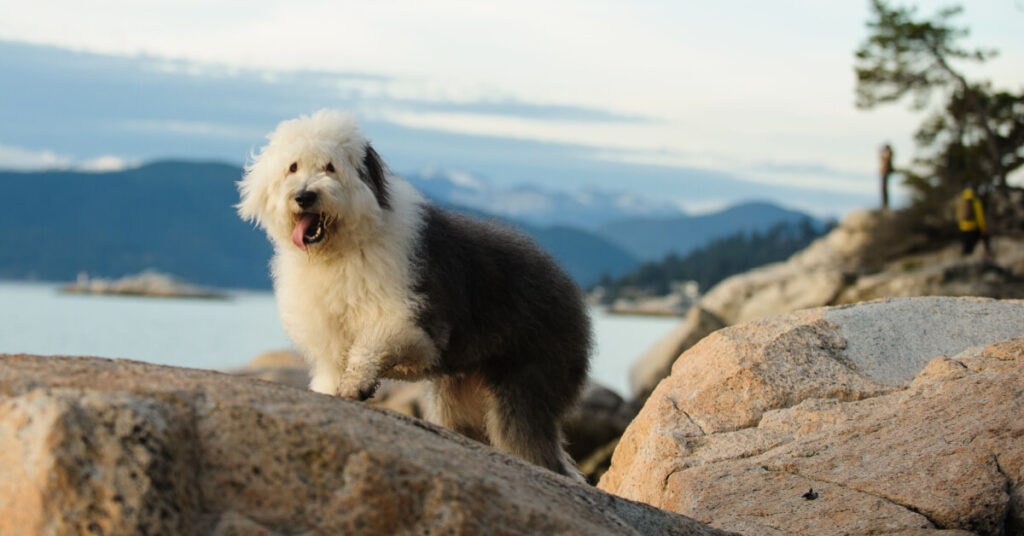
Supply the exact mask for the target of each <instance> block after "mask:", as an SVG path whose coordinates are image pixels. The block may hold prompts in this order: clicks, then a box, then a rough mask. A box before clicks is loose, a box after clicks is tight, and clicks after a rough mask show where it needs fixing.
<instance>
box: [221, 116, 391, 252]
mask: <svg viewBox="0 0 1024 536" xmlns="http://www.w3.org/2000/svg"><path fill="white" fill-rule="evenodd" d="M267 139H268V140H269V143H267V145H265V146H264V147H263V148H261V149H260V151H259V153H258V154H254V155H252V156H251V162H250V163H249V164H248V165H247V166H246V168H245V175H244V177H243V179H242V180H241V181H240V182H239V183H238V190H239V193H240V194H241V202H239V203H238V205H236V208H237V209H238V214H239V215H240V216H241V217H242V218H243V219H245V220H248V221H253V222H256V223H257V224H259V225H260V226H261V227H263V229H264V230H266V232H267V234H268V235H269V236H270V238H271V240H272V241H273V242H274V244H275V246H276V247H278V248H289V247H297V246H296V245H295V244H293V243H292V234H293V230H294V228H295V225H296V222H297V221H298V219H299V217H300V214H301V213H302V210H301V209H300V208H299V206H298V203H297V202H296V201H295V196H296V195H297V194H298V193H299V192H300V191H303V190H307V191H311V192H315V193H316V194H317V196H318V201H317V205H316V206H315V211H316V212H320V213H322V214H324V215H325V216H326V217H327V219H328V221H330V227H329V228H328V235H327V239H326V240H327V241H330V240H332V239H338V238H340V237H344V236H365V233H366V231H367V229H365V227H366V226H368V225H369V226H373V225H375V224H377V223H378V222H379V221H380V219H381V215H382V212H383V211H384V210H387V192H386V184H385V182H384V177H383V173H384V172H383V168H382V164H380V162H379V160H377V155H376V153H375V152H373V149H372V148H370V146H369V144H368V143H367V141H366V138H365V137H363V133H362V131H361V130H360V129H359V125H358V124H357V123H356V120H355V118H354V117H353V116H351V115H349V114H345V113H342V112H339V111H335V110H320V111H318V112H316V113H314V114H312V115H303V116H300V117H299V118H298V119H290V120H287V121H282V122H281V123H280V124H278V125H277V128H276V129H275V130H274V131H273V132H271V133H270V134H268V135H267ZM293 164H294V166H293ZM328 164H330V165H331V166H333V169H334V171H333V172H331V171H330V170H329V168H328ZM375 166H376V167H375ZM293 167H294V171H292V169H293ZM368 167H369V168H371V169H368ZM374 167H375V169H373V168H374ZM374 173H376V175H374ZM374 180H376V186H374V184H375V183H374ZM375 188H376V191H375Z"/></svg>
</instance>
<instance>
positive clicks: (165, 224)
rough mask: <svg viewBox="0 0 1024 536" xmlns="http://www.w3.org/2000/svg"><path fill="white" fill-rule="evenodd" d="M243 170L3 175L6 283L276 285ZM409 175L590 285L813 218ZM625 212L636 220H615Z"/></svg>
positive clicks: (155, 166) (1, 263) (200, 166)
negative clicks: (247, 210) (524, 236)
mask: <svg viewBox="0 0 1024 536" xmlns="http://www.w3.org/2000/svg"><path fill="white" fill-rule="evenodd" d="M241 174H242V170H241V169H240V168H238V167H236V166H231V165H225V164H219V163H205V162H183V161H166V162H154V163H151V164H147V165H144V166H141V167H138V168H135V169H127V170H123V171H113V172H78V171H39V172H10V171H0V191H2V192H3V194H2V195H0V278H3V279H39V280H50V281H69V280H73V279H75V277H76V275H77V274H78V273H79V272H80V271H87V272H89V274H90V275H94V276H101V277H120V276H123V275H126V274H132V273H137V272H141V271H143V270H145V269H150V268H153V269H157V270H159V271H163V272H167V273H170V274H173V275H176V276H179V277H181V278H184V279H186V280H188V281H191V282H194V283H198V284H202V285H209V286H217V287H229V288H231V287H240V288H267V287H269V284H270V281H269V276H268V270H267V261H268V260H269V258H270V255H271V248H270V245H269V243H268V242H267V239H266V237H265V236H264V234H263V233H262V232H261V231H259V230H257V229H254V228H253V227H252V226H251V225H249V224H247V223H245V222H243V221H241V220H240V219H239V218H238V216H237V215H236V214H235V211H234V209H233V208H232V205H233V204H234V203H235V202H237V199H238V194H237V192H236V189H235V184H234V183H235V181H237V180H238V179H239V178H240V177H241ZM409 178H410V181H411V182H412V183H413V184H414V185H416V186H417V187H418V188H420V189H421V191H423V192H424V194H425V195H427V197H429V198H431V199H432V200H433V201H435V202H437V203H438V204H441V205H443V206H446V207H448V208H452V209H455V210H460V211H463V212H467V213H470V214H473V215H476V216H480V217H491V218H495V217H496V218H498V219H503V220H505V221H507V222H509V223H511V224H513V225H517V226H519V227H520V228H522V229H523V230H524V231H525V232H526V233H528V234H530V235H531V236H532V237H533V238H534V239H535V240H536V241H537V242H538V243H539V244H540V245H541V246H542V247H544V248H545V249H547V250H548V251H549V252H551V254H552V255H553V256H554V257H555V258H556V259H557V260H558V261H559V262H560V263H561V264H562V265H563V266H564V267H565V268H566V269H567V270H568V271H569V273H570V274H572V276H573V277H574V278H575V279H576V280H577V281H578V282H579V283H580V284H581V285H589V284H591V283H593V282H595V281H597V279H598V278H600V277H601V276H602V275H603V274H610V275H612V276H619V275H622V274H624V273H627V272H629V271H630V270H632V269H633V268H635V267H636V266H637V265H638V264H639V260H641V259H644V260H646V259H651V258H659V257H660V256H662V253H661V252H669V251H675V252H676V253H678V254H685V253H687V252H689V251H690V250H692V249H694V248H696V247H699V246H701V245H704V244H706V243H707V242H708V241H710V240H712V239H714V238H716V237H718V236H724V235H727V234H730V233H733V232H735V231H737V230H739V229H766V228H768V227H770V226H771V225H773V224H775V223H778V222H779V221H792V220H795V219H798V218H799V219H802V218H804V217H806V216H805V215H803V214H800V213H796V212H792V211H787V210H784V209H781V208H779V207H775V206H773V205H769V204H762V203H758V204H748V205H742V206H740V207H734V208H732V209H729V210H726V211H723V212H721V213H716V214H711V215H706V216H697V217H689V216H685V215H680V213H679V212H678V211H674V210H670V209H668V208H666V207H660V208H659V207H658V206H656V205H654V204H650V203H647V202H646V201H644V200H642V199H639V198H632V200H630V199H631V197H630V196H628V195H618V194H610V193H600V192H590V193H586V194H579V195H575V194H567V193H561V192H549V191H545V190H543V189H539V188H525V187H524V188H521V189H516V190H511V191H501V190H496V189H494V188H491V187H490V186H489V185H487V184H486V182H484V181H480V180H479V179H477V178H475V177H472V176H469V175H466V174H460V173H451V172H448V173H441V172H431V173H420V174H413V175H411V176H410V177H409ZM472 192H477V194H476V196H475V197H474V196H473V195H470V194H471V193H472ZM605 213H606V214H605ZM513 214H518V215H519V216H520V217H512V215H513ZM641 214H646V215H647V216H645V217H643V218H640V217H638V215H641ZM609 215H611V216H609ZM624 216H631V218H630V219H625V220H621V221H615V219H616V218H622V217H624ZM573 222H575V224H573ZM673 248H676V249H673Z"/></svg>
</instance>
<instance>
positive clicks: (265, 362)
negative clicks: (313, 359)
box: [242, 350, 307, 371]
mask: <svg viewBox="0 0 1024 536" xmlns="http://www.w3.org/2000/svg"><path fill="white" fill-rule="evenodd" d="M278 368H301V369H303V370H306V369H307V365H306V360H305V359H302V356H300V355H299V354H297V353H296V352H294V351H292V350H271V351H269V352H264V353H262V354H260V355H258V356H256V357H254V358H253V360H252V361H250V362H248V363H246V365H245V366H244V367H242V370H247V371H248V370H263V369H278Z"/></svg>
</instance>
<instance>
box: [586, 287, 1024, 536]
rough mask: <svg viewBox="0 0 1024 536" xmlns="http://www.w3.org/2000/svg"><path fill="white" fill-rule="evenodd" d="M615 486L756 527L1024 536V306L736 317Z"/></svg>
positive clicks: (645, 414)
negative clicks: (742, 321) (741, 319)
mask: <svg viewBox="0 0 1024 536" xmlns="http://www.w3.org/2000/svg"><path fill="white" fill-rule="evenodd" d="M599 487H600V488H602V489H604V490H606V491H609V492H611V493H615V494H618V495H621V496H623V497H628V498H631V499H634V500H638V501H643V502H646V503H648V504H651V505H654V506H657V507H659V508H664V509H666V510H670V511H674V512H677V513H681V514H684V515H686V516H689V517H692V518H694V519H697V520H699V521H703V522H707V523H710V524H711V525H712V526H715V527H720V528H724V529H728V530H734V531H737V532H740V533H742V534H748V535H752V536H753V535H757V536H761V535H767V536H783V535H807V536H811V535H814V536H827V535H869V534H901V535H905V536H909V535H915V536H923V535H926V534H927V535H946V536H953V535H960V536H963V535H968V534H975V535H992V536H1005V535H1010V534H1024V302H1022V301H1017V300H1005V301H998V300H991V299H978V298H908V299H892V300H882V301H876V302H869V303H863V304H857V305H852V306H845V307H832V308H819V309H812V310H808V311H802V312H797V313H793V314H790V315H787V316H783V317H777V318H771V319H767V320H760V321H755V322H750V323H746V324H740V325H737V326H733V327H729V328H725V329H721V330H719V331H717V332H715V333H713V334H712V335H710V336H708V337H706V338H704V339H703V340H702V341H701V342H699V343H697V344H696V345H695V346H693V347H692V348H690V349H689V350H688V351H686V352H685V353H683V354H682V355H681V356H680V357H679V358H678V359H677V360H676V362H675V365H674V366H673V367H672V371H671V375H670V376H669V377H668V378H666V379H665V380H663V381H662V382H661V383H660V384H659V385H658V386H657V388H656V389H655V390H654V392H653V393H652V394H651V396H650V398H649V399H648V400H647V403H646V405H644V407H643V409H642V410H641V412H640V414H639V416H638V417H637V418H636V419H635V420H634V421H633V423H632V424H630V426H629V428H628V429H627V430H626V432H625V434H624V435H623V437H622V440H621V442H620V443H619V446H618V448H617V449H616V450H615V453H614V455H613V457H612V462H611V467H610V469H609V470H608V472H607V473H606V474H605V475H604V477H603V478H602V480H601V482H600V485H599Z"/></svg>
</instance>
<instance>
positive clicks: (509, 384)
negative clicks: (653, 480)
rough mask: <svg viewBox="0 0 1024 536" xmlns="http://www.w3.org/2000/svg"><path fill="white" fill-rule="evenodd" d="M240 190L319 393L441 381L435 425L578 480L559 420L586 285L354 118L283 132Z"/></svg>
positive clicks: (567, 400) (292, 126)
mask: <svg viewBox="0 0 1024 536" xmlns="http://www.w3.org/2000/svg"><path fill="white" fill-rule="evenodd" d="M267 137H268V139H269V143H268V144H267V145H266V146H265V147H263V148H262V149H261V150H260V152H259V154H257V155H254V156H252V158H251V160H252V161H251V163H250V164H249V165H248V166H247V167H246V170H245V176H244V178H243V179H242V181H241V182H240V183H239V191H240V193H241V202H240V203H239V204H238V212H239V214H240V215H241V216H242V218H244V219H246V220H250V221H255V222H257V223H258V224H259V225H260V226H261V227H262V228H263V229H264V230H265V231H266V232H267V235H268V236H269V237H270V240H271V242H272V243H273V245H274V250H275V253H274V258H273V260H272V261H271V267H272V273H273V279H274V290H275V294H276V295H277V300H278V308H279V310H280V314H281V322H282V324H283V325H284V328H285V330H286V331H287V332H288V334H289V336H290V337H291V339H292V342H293V343H294V344H295V345H296V346H297V347H298V349H299V350H300V352H301V353H302V354H303V355H304V356H305V358H306V359H307V360H308V361H309V363H310V365H311V368H312V382H311V383H310V388H311V389H312V390H314V391H317V392H320V393H326V394H331V395H337V396H341V397H344V398H349V399H358V400H365V399H366V398H368V397H370V396H372V395H373V392H374V390H375V389H376V387H377V385H378V383H379V381H380V379H381V378H395V379H401V380H421V379H429V380H430V382H429V385H430V389H429V391H430V398H431V401H430V402H431V403H430V406H431V407H430V409H429V413H428V418H429V419H430V420H431V421H433V422H435V423H437V424H440V425H442V426H445V427H447V428H450V429H452V430H455V431H458V432H460V433H462V434H465V435H467V436H469V437H472V438H475V439H478V440H480V441H483V442H487V443H490V444H491V445H494V446H496V447H498V448H501V449H504V450H506V451H508V452H511V453H513V454H515V455H517V456H519V457H521V458H523V459H525V460H528V461H530V462H533V463H535V464H537V465H541V466H544V467H547V468H549V469H551V470H553V471H556V472H559V473H562V474H566V475H570V476H576V477H578V473H576V471H575V468H574V467H573V464H572V460H571V459H569V457H568V455H567V454H566V453H565V452H564V451H563V449H562V434H561V421H562V419H563V417H564V416H565V414H566V412H567V411H568V410H569V409H570V406H571V405H572V404H573V403H574V402H575V401H576V398H577V396H578V395H579V392H580V389H581V387H582V385H583V382H584V380H585V378H586V374H587V361H588V355H589V350H590V321H589V319H588V317H587V313H586V308H585V306H584V304H583V301H582V299H581V295H580V292H579V289H578V287H577V286H576V285H575V284H574V283H573V281H572V280H571V279H570V278H569V277H568V276H567V275H566V274H565V273H564V272H563V271H562V270H560V269H559V268H558V266H557V265H556V264H555V262H554V261H553V260H552V259H551V258H550V257H548V255H546V254H545V253H544V252H542V251H541V250H540V249H539V248H538V247H537V246H536V245H534V244H533V243H532V242H531V241H530V240H529V239H527V238H525V237H524V236H522V235H521V234H519V233H517V232H515V231H512V230H511V229H508V228H505V227H503V226H499V225H496V224H492V223H486V222H482V221H477V220H473V219H470V218H467V217H464V216H460V215H457V214H453V213H451V212H447V211H445V210H442V209H440V208H438V207H436V206H433V205H431V204H429V203H427V202H426V201H424V199H423V197H422V196H421V195H420V194H419V193H418V192H416V190H414V189H413V188H412V186H411V185H410V184H409V183H408V182H406V181H405V180H403V179H401V178H399V177H397V176H395V175H392V174H390V173H389V172H388V170H387V168H386V166H385V165H384V164H383V163H382V162H381V160H380V157H379V156H378V155H377V153H376V152H375V151H374V150H373V148H372V147H370V145H369V143H367V141H366V139H365V138H364V137H363V135H362V133H361V131H360V129H359V127H358V125H357V124H356V121H355V120H354V119H353V118H352V117H351V116H349V115H346V114H342V113H340V112H336V111H329V110H321V111H319V112H316V113H315V114H313V115H312V116H302V117H299V118H298V119H293V120H289V121H284V122H282V123H281V124H279V125H278V126H277V129H276V130H275V131H274V132H272V133H270V134H269V135H268V136H267Z"/></svg>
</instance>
